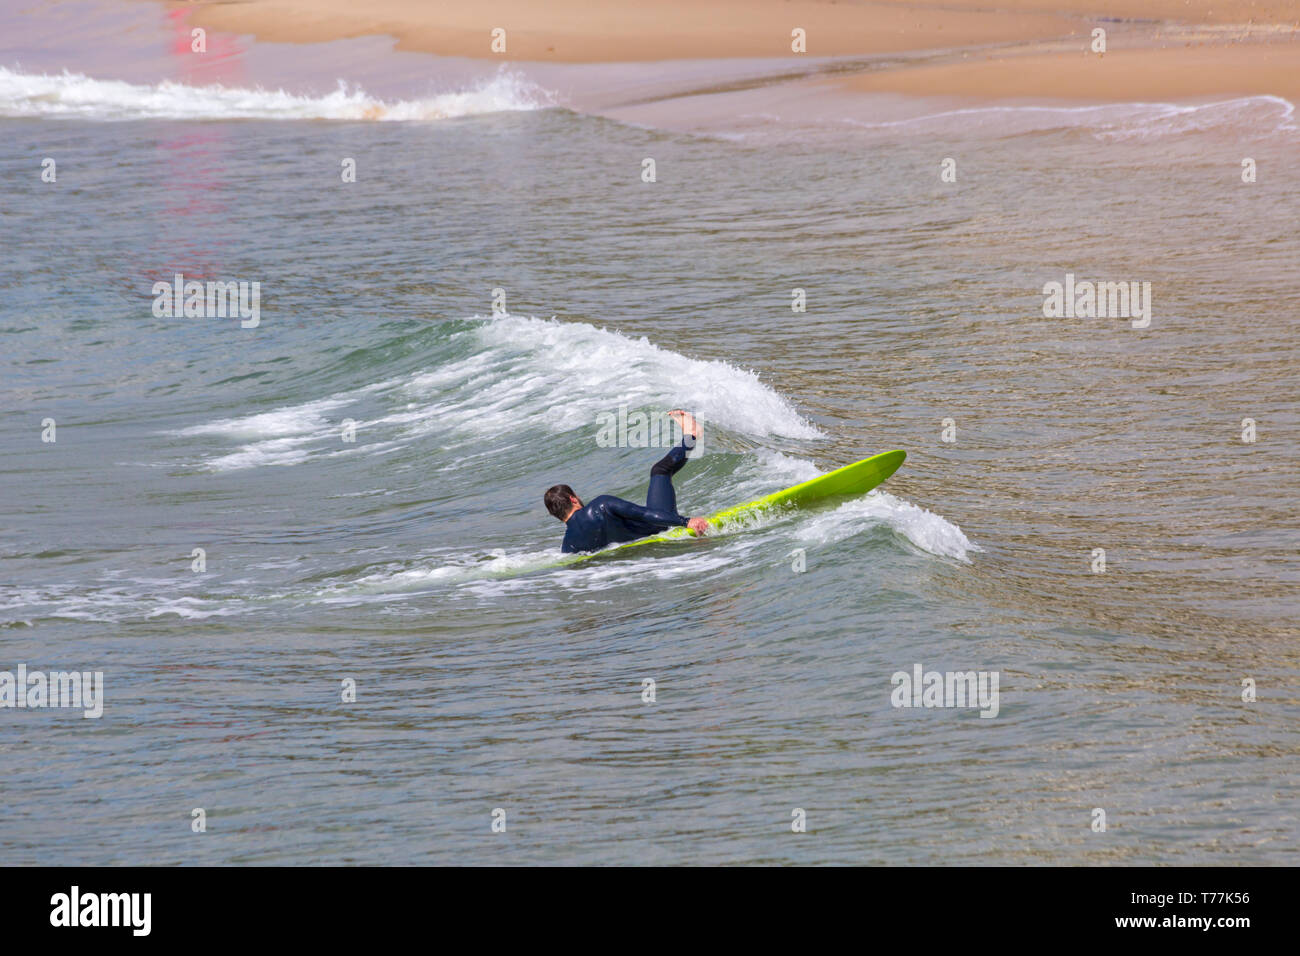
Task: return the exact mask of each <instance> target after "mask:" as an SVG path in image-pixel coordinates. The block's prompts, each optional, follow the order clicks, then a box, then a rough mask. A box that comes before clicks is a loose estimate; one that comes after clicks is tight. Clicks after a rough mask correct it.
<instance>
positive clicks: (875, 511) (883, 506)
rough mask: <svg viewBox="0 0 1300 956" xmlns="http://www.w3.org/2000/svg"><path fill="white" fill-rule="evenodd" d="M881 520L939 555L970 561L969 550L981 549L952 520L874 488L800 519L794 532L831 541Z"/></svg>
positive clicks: (822, 541)
mask: <svg viewBox="0 0 1300 956" xmlns="http://www.w3.org/2000/svg"><path fill="white" fill-rule="evenodd" d="M881 524H884V525H886V526H887V527H889V528H890V529H892V530H893V531H894V532H896V533H898V534H900V535H902V536H903V537H905V538H906V539H907V540H908V541H910V542H911V543H912V544H914V545H915V546H916V547H918V548H920V549H921V550H922V551H925V552H928V553H929V554H934V555H938V556H939V557H945V558H955V559H956V560H958V561H969V560H970V558H969V554H970V552H972V551H980V550H982V549H981V548H979V547H978V546H977V545H974V544H971V542H970V540H969V539H967V537H966V535H965V533H964V532H963V531H962V530H961V528H959V527H957V525H955V524H953V523H952V522H951V521H948V520H947V519H946V518H944V517H942V516H941V515H937V514H934V513H933V512H930V511H926V510H925V509H924V508H920V507H918V506H917V505H914V504H912V503H911V502H907V501H903V500H901V499H899V498H895V497H894V496H893V495H891V494H889V493H888V492H885V491H873V492H871V493H870V494H869V495H865V496H864V497H861V498H854V499H853V500H852V501H846V502H845V503H844V504H842V505H840V506H839V507H838V508H836V509H835V510H834V511H829V512H824V513H821V514H815V515H813V516H812V517H810V518H808V519H807V520H804V521H800V522H799V524H798V525H797V526H796V527H795V529H794V535H795V536H796V537H797V538H799V539H800V540H802V541H809V542H815V543H818V544H829V543H831V542H834V541H841V540H843V539H844V538H848V537H851V536H852V535H856V534H861V533H862V532H863V531H865V530H867V529H868V528H871V527H873V526H877V525H881Z"/></svg>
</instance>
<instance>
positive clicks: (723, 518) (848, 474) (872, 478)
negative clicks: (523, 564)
mask: <svg viewBox="0 0 1300 956" xmlns="http://www.w3.org/2000/svg"><path fill="white" fill-rule="evenodd" d="M906 457H907V453H906V452H903V451H886V452H881V453H880V454H879V455H873V456H872V457H871V458H864V459H863V460H862V461H857V462H854V463H853V464H851V465H845V466H844V467H843V468H836V469H835V470H834V471H831V472H827V473H826V474H824V475H821V476H819V477H817V478H813V479H811V480H809V481H805V482H802V483H800V484H797V485H794V486H792V487H790V488H786V489H785V490H784V491H777V492H774V493H772V494H770V495H767V496H766V497H763V498H758V499H756V500H754V501H747V502H745V503H744V504H743V505H735V506H733V507H731V508H724V509H723V510H722V511H719V512H717V513H716V514H711V515H709V516H708V518H709V534H717V533H718V532H725V531H728V530H734V529H736V528H738V527H743V526H744V525H745V524H747V523H748V522H749V521H752V520H754V519H756V518H758V517H759V516H760V515H761V514H763V513H764V512H766V511H769V510H771V509H774V508H798V507H802V506H803V505H807V504H811V503H812V502H814V501H821V500H822V499H825V498H841V497H845V496H848V495H864V494H866V493H867V492H868V491H870V490H871V489H872V488H874V487H876V486H877V485H878V484H880V483H881V482H882V481H884V480H885V479H886V478H888V477H889V476H890V475H892V474H893V473H894V472H896V471H898V468H899V466H900V465H902V464H903V459H904V458H906ZM686 537H693V536H692V535H691V533H690V532H689V531H687V530H686V529H685V528H669V529H668V530H667V531H665V532H663V533H662V534H656V535H651V536H650V537H648V538H638V539H637V540H635V541H628V542H626V543H625V544H620V545H617V546H616V547H613V548H605V549H604V550H603V551H593V552H590V553H588V554H575V555H572V556H570V557H568V560H566V561H565V562H564V563H565V564H569V563H572V562H574V561H582V560H584V559H586V558H592V557H595V556H596V555H600V554H613V553H615V552H618V551H624V550H626V549H628V548H636V547H640V546H641V545H646V544H654V543H657V542H660V541H672V540H674V539H676V538H686Z"/></svg>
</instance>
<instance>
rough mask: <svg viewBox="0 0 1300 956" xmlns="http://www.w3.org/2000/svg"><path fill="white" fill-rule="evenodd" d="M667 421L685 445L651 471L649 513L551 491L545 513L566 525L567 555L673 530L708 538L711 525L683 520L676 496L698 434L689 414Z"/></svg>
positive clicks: (559, 488)
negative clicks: (679, 432)
mask: <svg viewBox="0 0 1300 956" xmlns="http://www.w3.org/2000/svg"><path fill="white" fill-rule="evenodd" d="M668 415H669V417H670V418H673V419H676V421H677V423H678V424H679V425H681V426H682V443H681V444H680V445H678V446H676V447H675V448H673V450H672V451H670V452H669V453H668V454H666V455H664V457H663V458H662V459H660V460H659V461H658V462H656V463H655V466H654V467H653V468H651V469H650V490H649V491H647V492H646V496H645V506H644V507H642V506H641V505H638V504H636V503H634V502H631V501H625V500H623V499H622V498H615V497H614V496H613V495H601V496H600V497H599V498H594V499H592V502H591V504H589V505H584V504H583V503H582V501H581V500H580V499H579V498H578V496H577V495H575V494H574V493H573V489H572V488H570V487H569V486H568V485H554V486H553V487H551V488H548V489H547V491H546V496H545V501H546V510H547V511H549V512H550V513H551V514H553V515H555V517H557V518H559V519H560V520H561V521H563V522H564V523H565V525H566V527H565V531H564V545H563V546H562V548H561V550H562V551H564V552H566V553H571V552H576V551H599V550H600V549H601V548H603V547H605V546H606V545H610V544H618V543H620V542H623V541H635V540H636V539H637V538H644V537H645V536H646V535H651V534H658V533H659V532H660V531H666V530H668V528H670V527H673V526H674V525H680V526H684V527H687V528H689V529H690V530H691V531H692V532H693V533H694V534H704V531H705V529H706V528H707V527H708V524H709V523H708V522H707V521H706V520H705V519H703V518H683V517H682V516H681V515H679V514H678V513H677V493H676V492H675V491H674V490H673V475H674V474H675V473H676V472H677V470H678V469H679V468H681V467H682V465H684V464H686V453H687V452H689V451H690V450H691V449H692V448H694V447H695V441H696V439H697V438H698V437H699V428H698V426H697V425H696V424H695V418H694V417H693V416H692V415H690V414H689V413H688V412H683V411H680V410H676V411H671V412H669V413H668Z"/></svg>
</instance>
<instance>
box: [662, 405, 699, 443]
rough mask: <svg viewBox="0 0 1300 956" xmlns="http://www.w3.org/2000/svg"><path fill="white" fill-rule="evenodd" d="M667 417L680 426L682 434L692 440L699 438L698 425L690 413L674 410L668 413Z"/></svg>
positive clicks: (678, 409)
mask: <svg viewBox="0 0 1300 956" xmlns="http://www.w3.org/2000/svg"><path fill="white" fill-rule="evenodd" d="M668 417H669V418H671V419H672V420H673V421H675V422H676V423H677V424H678V425H680V426H681V429H682V434H683V435H689V436H691V437H692V438H697V439H698V438H699V437H700V424H699V422H697V421H696V420H695V416H694V415H692V414H691V413H690V412H684V411H682V410H681V409H680V408H674V409H673V410H672V411H671V412H669V413H668Z"/></svg>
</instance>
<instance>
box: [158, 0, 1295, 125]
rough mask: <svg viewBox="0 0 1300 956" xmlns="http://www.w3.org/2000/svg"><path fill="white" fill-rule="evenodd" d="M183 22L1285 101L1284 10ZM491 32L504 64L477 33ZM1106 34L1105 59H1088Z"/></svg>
mask: <svg viewBox="0 0 1300 956" xmlns="http://www.w3.org/2000/svg"><path fill="white" fill-rule="evenodd" d="M168 6H169V7H171V8H173V9H185V10H187V11H189V12H190V14H191V22H193V23H195V24H198V25H201V26H205V27H207V28H210V29H216V30H222V31H230V32H235V33H241V34H249V35H253V36H255V37H257V38H258V39H260V40H269V41H279V42H295V43H306V42H320V41H327V40H337V39H344V38H355V37H362V36H374V35H388V36H392V37H394V38H395V40H396V43H397V48H398V49H399V50H403V51H416V52H424V53H433V54H438V55H442V56H455V57H468V58H498V59H503V60H511V61H533V62H538V61H542V62H545V61H550V62H557V63H617V62H647V61H664V60H687V59H726V58H739V57H746V58H773V59H781V58H783V59H787V60H794V59H796V58H797V56H798V54H795V53H793V52H792V50H791V42H792V41H791V34H792V31H794V30H795V29H796V28H798V29H802V30H803V31H805V33H806V52H807V56H809V57H829V56H834V57H848V56H861V57H871V56H880V55H885V54H900V53H907V54H909V55H910V56H909V58H908V61H907V63H906V64H905V65H892V64H891V65H890V66H889V67H888V68H885V69H881V68H879V66H880V64H874V65H873V66H872V68H870V70H869V71H868V67H867V66H866V65H864V66H863V70H862V72H861V73H860V74H859V75H855V76H851V77H849V78H847V79H844V80H843V81H842V82H843V87H844V89H846V90H862V91H874V92H893V93H918V94H932V95H933V94H937V95H962V96H974V97H995V98H1004V97H1028V96H1033V97H1052V98H1060V97H1064V98H1078V99H1090V100H1143V99H1150V98H1153V97H1161V98H1180V97H1195V96H1203V95H1207V94H1225V93H1226V94H1273V95H1278V96H1286V97H1288V98H1294V97H1295V96H1296V94H1297V93H1298V92H1300V69H1298V68H1297V67H1300V6H1297V4H1295V3H1288V2H1252V0H1228V2H1222V0H1219V2H1201V0H1196V2H1189V0H1152V2H1145V3H1134V2H1132V0H1093V2H1080V0H1065V2H1064V3H1058V2H1054V0H1008V2H1004V3H1001V4H999V5H998V6H997V7H996V8H992V9H991V8H989V7H988V6H987V5H986V4H985V3H983V2H978V0H948V2H945V3H943V4H937V3H936V4H911V3H901V2H866V3H849V2H835V0H831V2H824V0H744V2H741V0H717V2H711V3H709V4H699V3H696V2H690V0H667V2H662V3H655V4H653V5H647V4H642V3H639V2H631V0H603V2H600V3H590V2H586V0H548V2H547V3H545V4H535V3H529V2H525V0H493V2H489V3H482V4H475V5H474V6H473V7H472V8H467V7H466V6H465V5H463V4H458V3H449V2H444V0H435V2H425V0H374V2H372V3H369V4H366V5H364V6H357V5H354V4H350V3H347V2H345V0H310V2H309V0H251V2H248V3H240V4H226V3H197V4H195V3H184V4H169V5H168ZM496 28H501V29H503V30H505V50H504V51H499V50H498V51H494V50H493V49H492V31H493V30H494V29H496ZM1096 28H1101V29H1104V30H1106V31H1107V37H1106V40H1107V50H1106V53H1105V54H1104V55H1100V56H1099V55H1098V54H1096V53H1094V52H1092V50H1091V49H1090V46H1091V43H1092V32H1093V30H1094V29H1096Z"/></svg>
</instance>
